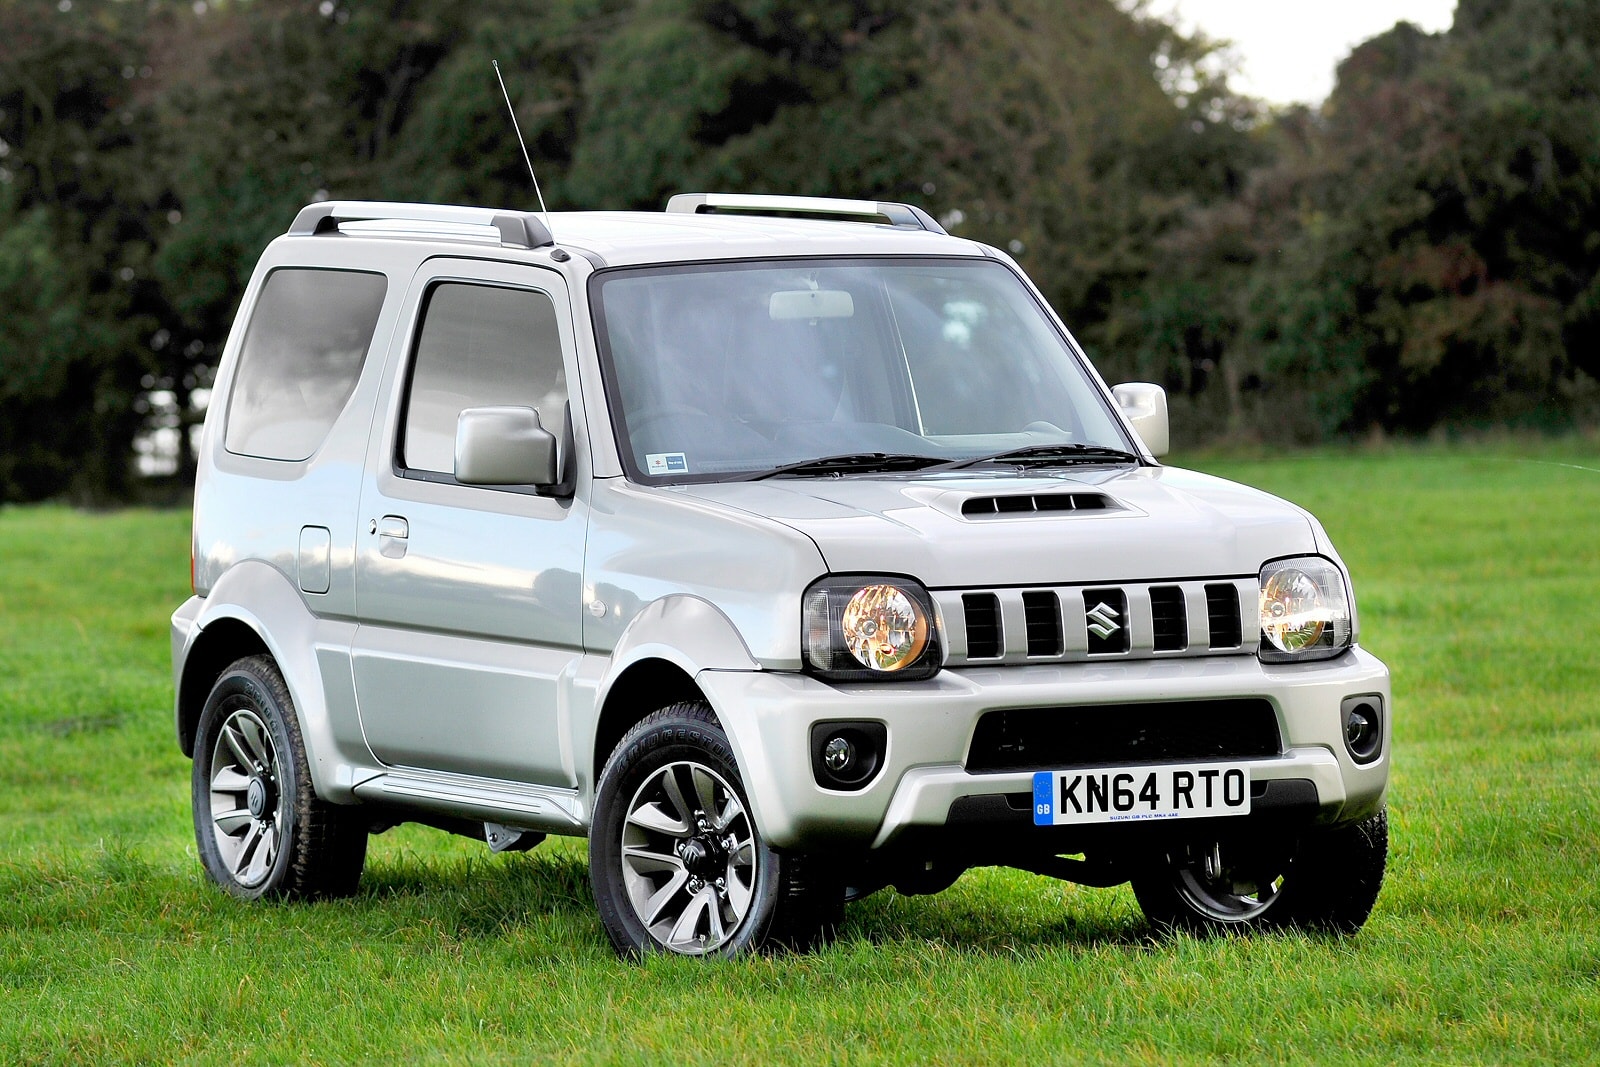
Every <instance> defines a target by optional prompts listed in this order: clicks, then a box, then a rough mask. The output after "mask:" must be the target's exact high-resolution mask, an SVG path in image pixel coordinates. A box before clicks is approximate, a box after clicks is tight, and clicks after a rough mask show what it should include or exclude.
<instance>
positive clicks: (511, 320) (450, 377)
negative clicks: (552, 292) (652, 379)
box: [400, 282, 567, 475]
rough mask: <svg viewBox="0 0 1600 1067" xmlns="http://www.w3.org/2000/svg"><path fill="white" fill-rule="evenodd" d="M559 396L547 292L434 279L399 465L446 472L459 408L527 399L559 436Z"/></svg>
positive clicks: (557, 348) (450, 468) (563, 398)
mask: <svg viewBox="0 0 1600 1067" xmlns="http://www.w3.org/2000/svg"><path fill="white" fill-rule="evenodd" d="M566 403H567V375H566V370H565V368H564V366H563V365H562V361H561V333H560V330H559V328H558V326H557V323H556V312H555V305H554V304H553V303H552V302H551V300H550V298H549V297H548V296H546V295H545V294H544V293H540V292H535V291H532V290H528V289H507V288H502V287H499V286H491V285H475V284H470V283H467V282H445V283H443V284H440V285H437V286H435V287H434V289H433V291H432V292H431V293H430V294H429V296H428V301H427V306H426V308H425V309H424V311H423V318H422V329H421V331H420V332H419V334H418V338H417V346H416V357H415V359H414V361H413V363H412V369H411V386H410V390H409V393H408V398H407V401H406V413H405V433H404V436H403V440H402V442H401V446H400V462H401V465H402V466H403V467H406V468H408V469H410V470H415V471H425V472H430V473H436V474H447V475H453V474H454V472H455V448H456V422H457V420H458V419H459V418H460V416H461V413H462V412H463V411H465V410H466V409H467V408H477V407H490V406H503V405H513V406H520V407H530V408H533V409H535V410H536V411H538V412H539V419H540V422H541V423H542V424H543V425H544V427H545V429H547V430H549V431H550V432H552V433H555V434H557V435H558V436H559V435H560V433H561V428H562V422H561V420H562V419H563V418H564V416H565V412H566Z"/></svg>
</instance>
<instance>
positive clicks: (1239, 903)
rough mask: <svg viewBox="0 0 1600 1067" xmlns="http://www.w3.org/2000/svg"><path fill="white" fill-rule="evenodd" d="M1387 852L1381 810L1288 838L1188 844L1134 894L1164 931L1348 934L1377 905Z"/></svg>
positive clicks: (1137, 882)
mask: <svg viewBox="0 0 1600 1067" xmlns="http://www.w3.org/2000/svg"><path fill="white" fill-rule="evenodd" d="M1388 854H1389V818H1388V813H1387V812H1385V811H1382V810H1380V811H1378V812H1377V813H1376V814H1374V815H1371V816H1368V817H1367V818H1365V819H1362V820H1360V821H1358V822H1353V823H1347V824H1345V825H1342V826H1334V827H1329V828H1326V829H1317V830H1311V831H1307V832H1306V833H1305V834H1303V835H1302V836H1301V837H1300V838H1299V840H1298V841H1293V840H1291V841H1289V842H1286V843H1274V842H1265V843H1264V842H1261V841H1259V840H1249V839H1246V838H1242V837H1234V838H1227V839H1221V840H1215V839H1198V840H1194V841H1191V842H1187V843H1185V844H1183V845H1180V846H1178V847H1175V848H1173V849H1171V850H1169V851H1168V852H1167V853H1165V854H1164V855H1163V856H1162V857H1161V859H1160V861H1159V862H1157V863H1156V864H1154V865H1153V866H1152V867H1151V868H1150V869H1148V870H1147V871H1146V872H1145V873H1144V874H1141V875H1140V876H1138V877H1136V878H1134V879H1133V891H1134V895H1135V896H1136V897H1137V898H1138V900H1139V906H1140V907H1141V908H1142V909H1143V910H1144V913H1145V916H1146V917H1147V918H1148V919H1149V920H1150V921H1151V922H1152V923H1154V924H1155V925H1157V926H1159V927H1162V928H1166V929H1181V930H1188V931H1190V932H1192V933H1199V934H1215V933H1224V932H1227V931H1230V930H1232V931H1239V932H1247V931H1253V930H1259V929H1271V928H1281V927H1291V928H1297V929H1303V930H1312V931H1317V932H1323V933H1338V934H1353V933H1355V932H1356V931H1357V930H1359V929H1361V927H1362V925H1363V924H1364V923H1365V922H1366V921H1367V916H1368V915H1370V914H1371V912H1372V907H1373V904H1374V903H1376V902H1377V899H1378V890H1379V888H1380V887H1381V886H1382V885H1383V872H1384V867H1385V865H1386V862H1387V858H1388Z"/></svg>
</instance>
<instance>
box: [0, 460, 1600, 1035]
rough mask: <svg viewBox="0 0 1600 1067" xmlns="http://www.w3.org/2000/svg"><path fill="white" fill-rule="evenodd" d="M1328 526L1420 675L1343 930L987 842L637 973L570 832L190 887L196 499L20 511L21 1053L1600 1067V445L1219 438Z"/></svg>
mask: <svg viewBox="0 0 1600 1067" xmlns="http://www.w3.org/2000/svg"><path fill="white" fill-rule="evenodd" d="M1188 462H1189V463H1190V465H1195V466H1200V467H1202V468H1203V469H1207V470H1210V471H1214V472H1216V473H1219V474H1223V475H1225V476H1228V477H1232V478H1236V479H1239V480H1241V481H1245V482H1248V483H1250V484H1253V485H1257V486H1261V487H1263V488H1265V489H1268V490H1271V491H1273V492H1277V493H1279V494H1281V495H1283V496H1286V497H1288V498H1290V499H1292V500H1294V501H1296V502H1298V503H1301V504H1303V505H1306V506H1308V507H1310V508H1311V509H1312V510H1313V511H1314V512H1316V513H1317V514H1318V516H1319V517H1320V518H1322V520H1323V522H1324V524H1325V525H1326V526H1327V528H1328V530H1329V532H1330V533H1331V534H1332V535H1333V537H1334V539H1335V540H1336V542H1337V543H1338V544H1339V546H1340V549H1341V551H1342V552H1343V554H1344V557H1345V560H1346V562H1347V563H1349V565H1350V567H1351V569H1352V571H1353V573H1354V576H1355V583H1356V589H1357V595H1358V597H1359V601H1360V606H1361V616H1362V627H1363V629H1362V639H1363V643H1364V644H1365V645H1366V646H1367V647H1368V648H1370V649H1372V650H1373V651H1374V652H1376V653H1377V654H1378V655H1380V656H1382V657H1383V658H1385V659H1386V660H1387V661H1388V663H1389V664H1390V667H1391V668H1392V670H1393V672H1394V692H1395V698H1396V705H1397V707H1396V725H1395V741H1396V756H1395V774H1394V782H1393V788H1392V790H1391V796H1390V805H1391V816H1392V819H1393V824H1392V834H1393V852H1392V855H1391V863H1390V869H1389V877H1388V880H1387V882H1386V884H1385V888H1384V891H1383V894H1382V896H1381V897H1380V898H1379V901H1378V906H1377V909H1376V911H1375V912H1374V914H1373V917H1372V919H1371V921H1370V922H1369V923H1368V925H1367V927H1366V929H1365V930H1364V931H1363V932H1362V933H1361V934H1360V935H1359V936H1357V937H1355V938H1353V939H1349V940H1342V941H1341V940H1319V939H1314V938H1307V937H1301V936H1290V935H1279V936H1273V937H1267V938H1259V939H1229V940H1221V941H1212V942H1202V941H1194V940H1190V939H1187V938H1180V939H1173V940H1158V939H1155V938H1153V937H1152V936H1151V932H1150V930H1149V929H1148V928H1147V927H1146V925H1145V924H1144V921H1143V919H1142V918H1141V916H1140V913H1139V910H1138V907H1137V905H1136V904H1135V903H1134V900H1133V897H1132V895H1131V893H1129V892H1128V890H1127V889H1126V888H1123V889H1116V890H1098V889H1083V888H1077V887H1073V886H1069V885H1064V884H1061V883H1057V882H1053V881H1049V880H1047V879H1044V878H1039V877H1035V876H1031V875H1025V874H1020V873H1015V872H1009V871H998V870H982V871H974V872H971V873H969V874H967V875H966V876H965V877H963V878H962V879H961V881H960V882H959V883H957V885H956V886H955V887H954V888H952V889H951V890H949V891H948V892H946V893H944V894H941V895H939V896H935V897H915V898H906V897H898V896H896V895H894V894H893V892H892V891H885V892H883V893H880V894H878V895H876V896H874V897H872V898H869V899H868V900H866V901H864V902H861V903H859V904H856V905H853V906H852V907H851V909H850V911H849V913H848V918H847V921H846V925H845V929H844V933H843V937H842V939H841V940H840V942H839V943H838V944H837V945H835V946H833V947H831V948H829V949H827V950H824V951H821V952H818V953H815V954H812V955H809V956H800V957H793V956H790V957H778V958H762V959H750V960H740V961H735V962H731V963H715V964H710V965H705V964H700V963H695V962H692V961H683V960H652V961H650V962H648V963H646V964H644V965H642V966H633V965H629V964H624V963H620V962H618V961H617V960H616V959H615V958H614V957H613V956H612V953H611V950H610V948H609V946H608V944H607V943H606V941H605V938H604V935H603V933H602V932H601V929H600V924H599V920H598V919H597V918H596V917H595V915H594V913H593V910H592V906H591V903H590V900H589V894H588V888H587V870H586V866H585V862H584V853H583V851H582V848H581V844H580V843H577V842H568V841H558V842H552V843H547V844H546V845H544V846H541V847H540V848H539V849H537V850H536V851H534V852H532V853H528V854H526V855H508V856H498V857H494V856H490V855H489V854H488V852H487V850H486V849H484V848H482V846H478V845H474V844H473V843H471V842H468V841H465V840H462V839H459V838H449V837H446V836H444V835H442V834H438V833H435V832H433V831H428V830H421V829H417V828H410V827H407V828H401V829H399V830H395V831H392V832H390V833H388V834H386V835H383V836H381V837H376V838H374V839H373V842H372V849H371V852H370V858H369V860H368V864H367V871H366V875H365V878H364V881H363V888H362V892H361V893H360V895H358V896H357V897H356V898H355V899H353V900H348V901H340V902H337V903H330V904H315V905H295V906H283V905H246V904H241V903H238V902H235V901H233V900H232V899H230V898H227V897H225V896H223V895H222V894H221V893H220V892H218V891H216V890H214V889H213V888H211V887H210V886H209V885H208V884H207V883H205V882H204V881H203V880H202V876H201V873H200V867H199V864H198V862H197V860H196V859H195V855H194V843H193V840H192V836H191V833H192V832H191V829H190V821H189V813H188V772H189V764H188V761H187V760H185V759H184V758H183V757H182V756H181V755H180V754H179V752H178V751H177V747H176V744H175V742H174V740H173V736H172V724H171V711H170V707H171V685H170V681H169V673H168V672H169V666H168V648H167V636H166V635H167V615H168V614H169V613H170V612H171V610H172V609H173V608H174V607H175V606H176V605H177V604H178V603H180V602H181V601H182V599H183V598H184V597H185V596H186V595H187V593H188V590H187V581H188V566H187V559H186V554H187V551H188V516H187V515H186V514H177V513H160V512H127V513H120V514H111V515H99V516H89V515H83V514H79V513H75V512H72V511H68V510H63V509H56V508H27V509H10V510H4V511H0V1063H7V1064H13V1063H17V1064H34V1063H117V1062H130V1063H135V1062H137V1063H152V1062H216V1063H252V1064H254V1063H290V1062H296V1063H298V1062H305V1063H349V1062H359V1061H372V1062H396V1063H409V1062H453V1063H483V1062H508V1063H510V1062H529V1061H548V1062H560V1063H575V1064H585V1063H602V1062H612V1061H641V1062H674V1063H711V1062H716V1063H722V1064H729V1063H755V1062H761V1063H769V1062H770V1063H813V1062H826V1063H849V1064H855V1063H963V1062H968V1063H1006V1062H1016V1063H1029V1064H1038V1063H1058V1062H1080V1061H1082V1062H1106V1063H1172V1062H1212V1061H1252V1062H1304V1061H1319V1062H1343V1063H1372V1064H1388V1063H1394V1062H1444V1063H1470V1062H1483V1063H1515V1062H1529V1063H1552V1062H1574V1061H1580V1062H1581V1061H1590V1062H1596V1061H1600V888H1597V887H1600V695H1597V694H1600V649H1597V646H1600V607H1597V605H1600V548H1597V538H1600V443H1597V442H1596V441H1595V440H1593V439H1588V440H1584V439H1572V440H1569V441H1566V442H1556V443H1511V444H1499V445H1488V444H1482V445H1474V446H1458V447H1446V446H1417V447H1411V448H1404V447H1396V448H1382V449H1374V450H1369V451H1349V452H1325V453H1312V454H1305V455H1296V456H1292V457H1290V458H1286V459H1270V460H1269V459H1260V460H1251V459H1240V458H1237V457H1235V458H1226V457H1211V456H1206V457H1199V458H1193V457H1191V458H1190V459H1189V461H1188Z"/></svg>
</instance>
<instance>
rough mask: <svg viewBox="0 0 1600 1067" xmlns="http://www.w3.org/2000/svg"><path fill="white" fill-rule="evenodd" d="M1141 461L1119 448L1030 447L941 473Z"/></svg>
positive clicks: (967, 461) (950, 465)
mask: <svg viewBox="0 0 1600 1067" xmlns="http://www.w3.org/2000/svg"><path fill="white" fill-rule="evenodd" d="M1138 462H1139V457H1138V456H1136V455H1134V454H1133V453H1132V452H1124V451H1123V450H1122V449H1120V448H1107V447H1106V446H1105V445H1085V444H1079V443H1076V442H1074V443H1070V444H1057V445H1029V446H1028V447H1027V448H1013V449H1010V450H1008V451H1005V452H996V453H995V454H994V455H992V456H979V457H978V458H977V459H964V460H960V461H959V462H956V463H948V464H946V465H945V466H943V467H942V468H940V469H942V470H951V471H959V470H965V469H966V468H968V467H976V466H978V465H979V464H981V463H1011V464H1015V465H1016V466H1019V467H1066V466H1072V465H1074V464H1079V463H1138Z"/></svg>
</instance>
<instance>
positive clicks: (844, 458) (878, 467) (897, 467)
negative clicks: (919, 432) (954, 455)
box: [728, 452, 945, 482]
mask: <svg viewBox="0 0 1600 1067" xmlns="http://www.w3.org/2000/svg"><path fill="white" fill-rule="evenodd" d="M944 462H945V461H944V460H942V459H940V458H939V457H938V456H918V455H914V454H911V453H905V452H846V453H844V454H842V455H838V456H823V457H822V458H820V459H806V460H801V461H800V462H798V463H785V464H784V465H783V466H781V467H773V468H772V469H770V470H764V471H751V472H750V473H749V474H741V475H739V476H738V477H736V478H730V479H728V480H729V481H734V482H759V481H760V480H761V479H763V478H774V477H777V476H778V475H780V474H793V475H795V476H797V477H818V478H825V477H837V476H839V475H843V474H878V473H887V472H896V471H917V470H922V469H923V468H925V467H936V466H940V465H942V464H943V463H944Z"/></svg>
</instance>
